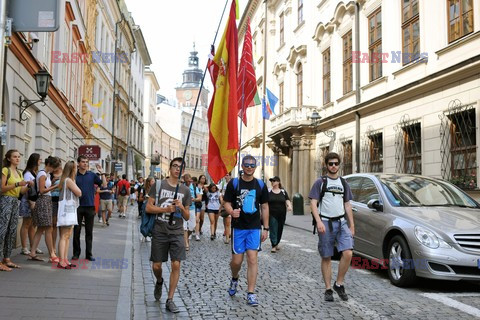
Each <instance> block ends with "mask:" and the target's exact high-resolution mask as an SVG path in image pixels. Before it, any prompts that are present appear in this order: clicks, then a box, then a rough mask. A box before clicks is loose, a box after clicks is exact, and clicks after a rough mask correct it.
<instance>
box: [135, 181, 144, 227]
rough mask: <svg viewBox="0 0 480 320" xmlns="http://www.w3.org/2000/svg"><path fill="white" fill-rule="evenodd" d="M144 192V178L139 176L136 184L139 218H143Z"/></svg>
mask: <svg viewBox="0 0 480 320" xmlns="http://www.w3.org/2000/svg"><path fill="white" fill-rule="evenodd" d="M142 192H143V178H142V177H140V178H138V183H137V184H136V185H135V194H136V198H137V205H138V219H141V218H142V207H143V199H144V198H143V197H141V194H142Z"/></svg>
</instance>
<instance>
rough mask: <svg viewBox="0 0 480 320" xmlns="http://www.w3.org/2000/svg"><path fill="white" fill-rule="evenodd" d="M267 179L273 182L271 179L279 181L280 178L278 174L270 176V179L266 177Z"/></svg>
mask: <svg viewBox="0 0 480 320" xmlns="http://www.w3.org/2000/svg"><path fill="white" fill-rule="evenodd" d="M268 180H270V181H271V182H273V181H278V182H280V178H279V177H278V176H275V177H272V178H270V179H268Z"/></svg>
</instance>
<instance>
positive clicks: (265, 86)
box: [262, 0, 268, 181]
mask: <svg viewBox="0 0 480 320" xmlns="http://www.w3.org/2000/svg"><path fill="white" fill-rule="evenodd" d="M264 2H265V32H264V38H265V39H264V41H263V99H266V94H267V39H268V37H267V32H268V20H267V13H268V7H267V0H264ZM265 103H266V101H265ZM262 114H263V112H262ZM262 118H263V121H262V139H263V142H262V180H263V181H265V117H263V116H262Z"/></svg>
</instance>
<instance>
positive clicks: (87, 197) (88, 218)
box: [72, 155, 106, 261]
mask: <svg viewBox="0 0 480 320" xmlns="http://www.w3.org/2000/svg"><path fill="white" fill-rule="evenodd" d="M77 166H78V170H77V176H76V178H75V183H76V184H77V186H78V187H79V188H80V190H81V191H82V196H81V197H80V206H79V207H78V209H77V218H78V225H76V226H74V227H73V256H72V260H78V258H79V257H80V253H81V251H82V250H81V247H80V234H81V232H82V220H84V219H85V259H87V260H90V261H95V258H94V257H93V253H92V245H93V224H94V220H95V203H94V197H95V185H97V186H100V185H102V184H103V183H106V180H105V175H104V173H103V169H102V167H101V166H100V165H99V164H97V165H96V168H97V171H98V173H99V174H100V176H101V177H102V178H101V179H100V177H99V176H97V175H96V174H95V173H93V172H92V171H89V170H88V167H89V162H88V158H87V157H85V156H83V155H81V156H79V157H78V158H77Z"/></svg>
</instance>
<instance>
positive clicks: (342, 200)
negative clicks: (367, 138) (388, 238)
mask: <svg viewBox="0 0 480 320" xmlns="http://www.w3.org/2000/svg"><path fill="white" fill-rule="evenodd" d="M325 165H326V167H327V175H326V176H322V177H321V178H319V179H317V181H315V183H314V184H313V186H312V189H311V190H310V194H309V195H308V197H309V198H310V207H311V210H312V214H313V217H314V218H315V221H316V223H317V230H318V251H319V253H320V256H321V257H322V265H321V269H322V276H323V281H324V282H325V301H333V300H334V299H333V291H332V287H331V279H332V259H331V258H332V256H333V252H334V244H335V243H336V244H337V251H338V252H341V254H342V257H341V258H340V263H339V265H338V273H337V280H336V281H335V283H334V285H333V289H334V290H335V291H336V292H337V294H338V295H339V297H340V298H341V299H342V300H344V301H346V300H348V295H347V294H346V292H345V287H344V280H345V274H346V273H347V271H348V268H349V266H350V261H351V260H352V249H353V236H354V234H355V227H354V222H353V215H352V205H351V204H350V200H352V192H351V190H350V187H349V185H348V183H347V182H346V181H345V180H344V179H343V178H342V177H340V176H339V175H338V170H339V166H340V156H339V155H338V154H337V153H335V152H330V153H328V154H327V155H326V157H325ZM345 214H346V216H347V219H345ZM347 221H348V225H347Z"/></svg>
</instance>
